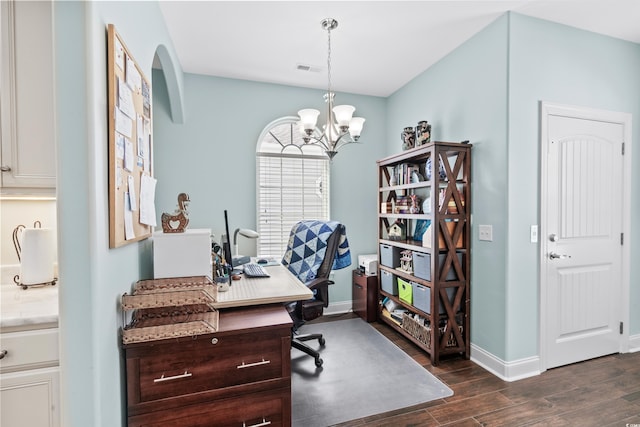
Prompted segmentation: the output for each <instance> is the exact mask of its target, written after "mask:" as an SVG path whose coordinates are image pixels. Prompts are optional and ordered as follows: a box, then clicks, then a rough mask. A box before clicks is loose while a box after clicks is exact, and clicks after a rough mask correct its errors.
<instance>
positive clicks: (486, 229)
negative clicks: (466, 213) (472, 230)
mask: <svg viewBox="0 0 640 427" xmlns="http://www.w3.org/2000/svg"><path fill="white" fill-rule="evenodd" d="M478 238H479V239H480V240H484V241H487V242H492V241H493V226H491V225H479V226H478Z"/></svg>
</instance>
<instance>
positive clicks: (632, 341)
mask: <svg viewBox="0 0 640 427" xmlns="http://www.w3.org/2000/svg"><path fill="white" fill-rule="evenodd" d="M636 351H640V334H639V335H630V336H629V353H635V352H636Z"/></svg>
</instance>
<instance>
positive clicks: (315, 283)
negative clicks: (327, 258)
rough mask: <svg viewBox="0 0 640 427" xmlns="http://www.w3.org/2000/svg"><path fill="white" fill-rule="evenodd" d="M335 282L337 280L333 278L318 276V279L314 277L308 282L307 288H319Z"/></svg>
mask: <svg viewBox="0 0 640 427" xmlns="http://www.w3.org/2000/svg"><path fill="white" fill-rule="evenodd" d="M334 283H335V282H334V281H333V280H329V279H322V278H317V279H313V280H312V281H310V282H309V283H307V284H306V286H307V288H309V289H311V290H313V289H318V288H321V287H325V286H329V285H333V284H334Z"/></svg>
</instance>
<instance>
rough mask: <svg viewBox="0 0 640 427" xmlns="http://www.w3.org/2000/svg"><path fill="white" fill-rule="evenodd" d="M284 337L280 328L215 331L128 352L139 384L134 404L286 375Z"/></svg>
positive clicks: (130, 370)
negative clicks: (284, 373) (249, 330)
mask: <svg viewBox="0 0 640 427" xmlns="http://www.w3.org/2000/svg"><path fill="white" fill-rule="evenodd" d="M282 338H283V337H282V333H281V332H280V331H277V330H276V331H269V330H267V331H264V330H263V331H261V332H259V333H246V334H239V335H219V336H216V335H215V334H212V335H210V336H209V337H208V338H207V339H204V337H202V338H199V339H197V340H191V341H183V342H179V343H174V342H171V343H168V344H162V345H153V346H149V347H144V348H142V349H139V350H138V351H135V352H134V351H128V352H127V375H128V381H130V382H133V383H134V384H136V385H137V387H134V388H133V389H132V388H131V387H130V389H129V396H128V400H129V405H135V404H137V403H141V402H150V401H153V400H157V399H164V398H169V397H178V396H183V395H188V394H193V393H197V392H201V391H207V390H215V389H222V388H225V387H231V386H235V385H241V384H247V383H252V382H256V381H263V380H268V379H273V378H281V377H283V341H282ZM286 355H287V356H288V353H287V354H286ZM286 366H288V365H286ZM289 375H290V374H289V373H287V375H286V376H289ZM132 392H133V393H132Z"/></svg>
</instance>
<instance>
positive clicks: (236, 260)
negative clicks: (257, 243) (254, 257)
mask: <svg viewBox="0 0 640 427" xmlns="http://www.w3.org/2000/svg"><path fill="white" fill-rule="evenodd" d="M238 234H240V235H241V236H244V237H246V238H248V239H257V238H258V237H260V234H258V232H256V231H253V230H249V229H248V228H236V231H234V232H233V246H234V252H235V255H234V256H233V266H234V267H237V266H239V265H242V264H246V263H248V262H249V261H250V260H251V258H250V257H248V256H240V255H239V254H238Z"/></svg>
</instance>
